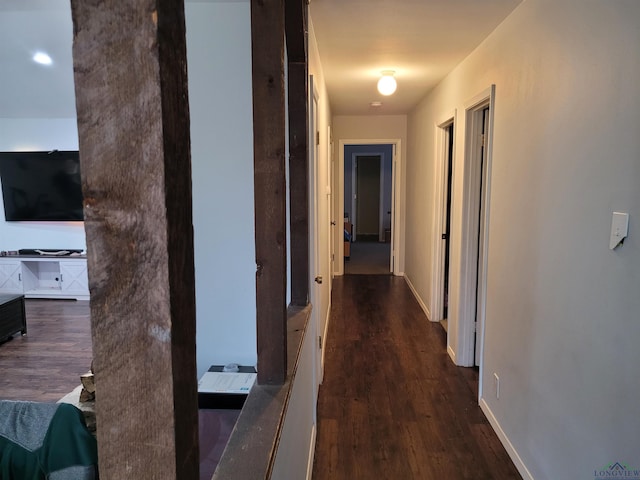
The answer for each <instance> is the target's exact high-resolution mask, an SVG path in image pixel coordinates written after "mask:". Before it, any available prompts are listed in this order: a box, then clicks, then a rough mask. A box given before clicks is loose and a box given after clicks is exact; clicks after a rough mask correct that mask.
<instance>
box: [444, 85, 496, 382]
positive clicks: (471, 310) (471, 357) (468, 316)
mask: <svg viewBox="0 0 640 480" xmlns="http://www.w3.org/2000/svg"><path fill="white" fill-rule="evenodd" d="M494 96H495V85H492V86H490V87H489V88H487V89H486V90H484V91H483V92H481V93H480V94H478V95H476V96H475V97H473V98H472V99H471V100H470V101H469V102H467V103H466V105H465V154H464V173H463V178H462V183H463V194H462V195H463V196H462V198H461V199H460V200H461V201H462V217H461V218H460V219H459V221H460V222H461V227H462V228H461V229H460V239H459V242H460V243H459V252H460V255H461V258H460V270H459V272H458V273H459V282H458V285H457V286H455V287H457V288H458V292H457V293H458V294H457V296H454V295H450V298H451V297H453V298H456V297H457V298H458V319H457V327H458V328H457V332H458V338H457V339H456V344H457V348H456V350H457V353H458V355H457V359H458V362H457V363H456V364H457V365H460V366H473V365H475V354H474V352H475V346H476V325H475V321H476V306H477V304H476V287H477V285H481V284H483V282H486V268H484V274H483V276H482V278H479V279H477V278H476V273H477V263H478V257H477V255H476V254H475V253H473V252H474V250H476V247H477V244H476V242H477V234H478V232H477V231H476V229H475V224H476V221H477V217H476V215H477V212H478V209H479V207H480V199H479V195H478V192H479V190H478V188H479V185H478V179H479V176H478V173H481V172H478V171H477V167H478V162H477V161H476V160H477V149H476V148H473V145H474V141H476V140H477V139H476V138H474V137H475V134H477V133H478V132H477V122H475V123H474V118H475V116H477V112H478V111H479V110H481V109H483V108H484V107H485V106H488V107H489V109H490V112H489V113H490V115H489V122H490V126H491V124H492V118H493V110H494ZM491 135H492V130H491V127H490V130H489V135H488V139H489V143H488V145H487V148H486V149H485V154H486V155H485V156H486V163H485V170H486V178H487V183H486V184H485V187H486V188H485V189H484V195H485V198H488V197H487V195H488V191H489V190H490V182H489V179H490V178H491V149H490V148H489V147H490V144H491V141H490V138H491ZM458 181H460V180H458ZM484 206H485V212H486V216H485V224H484V247H485V248H484V250H483V252H479V253H480V259H482V260H483V262H484V264H483V265H484V266H485V267H486V254H487V252H486V247H487V245H488V237H487V235H488V218H489V213H488V212H489V204H488V203H485V204H484ZM476 251H477V250H476ZM476 280H478V283H477V284H476ZM450 291H451V288H450ZM478 295H480V296H481V301H480V303H481V305H484V298H482V296H484V295H486V292H483V291H480V292H479V293H478ZM478 313H479V320H478V340H477V341H478V347H479V348H480V358H481V359H482V344H483V341H484V335H483V330H484V328H483V327H484V312H483V311H482V309H481V311H480V312H478ZM479 392H480V393H481V392H482V360H481V361H480V384H479Z"/></svg>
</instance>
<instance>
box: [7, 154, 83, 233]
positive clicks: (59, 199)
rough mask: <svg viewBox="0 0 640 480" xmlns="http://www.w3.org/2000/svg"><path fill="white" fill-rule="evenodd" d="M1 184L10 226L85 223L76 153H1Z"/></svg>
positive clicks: (78, 160)
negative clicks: (31, 222)
mask: <svg viewBox="0 0 640 480" xmlns="http://www.w3.org/2000/svg"><path fill="white" fill-rule="evenodd" d="M0 181H1V182H2V199H3V201H4V214H5V218H6V220H7V221H8V222H27V221H44V222H51V221H64V222H69V221H82V220H83V219H84V215H83V210H82V187H81V183H80V158H79V155H78V152H77V151H58V150H54V151H52V152H2V153H0Z"/></svg>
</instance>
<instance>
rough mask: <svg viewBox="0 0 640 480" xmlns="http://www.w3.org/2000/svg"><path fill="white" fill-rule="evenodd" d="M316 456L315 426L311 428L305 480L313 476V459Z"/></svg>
mask: <svg viewBox="0 0 640 480" xmlns="http://www.w3.org/2000/svg"><path fill="white" fill-rule="evenodd" d="M315 455H316V424H315V423H314V424H313V426H312V427H311V443H310V444H309V463H307V480H311V476H312V475H313V459H314V458H315Z"/></svg>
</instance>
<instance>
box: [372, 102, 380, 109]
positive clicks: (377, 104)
mask: <svg viewBox="0 0 640 480" xmlns="http://www.w3.org/2000/svg"><path fill="white" fill-rule="evenodd" d="M369 105H370V106H372V107H374V108H378V107H381V106H382V102H371V103H370V104H369Z"/></svg>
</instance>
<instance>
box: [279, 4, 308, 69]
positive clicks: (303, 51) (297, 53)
mask: <svg viewBox="0 0 640 480" xmlns="http://www.w3.org/2000/svg"><path fill="white" fill-rule="evenodd" d="M284 3H285V16H284V18H285V30H286V38H287V59H288V61H289V62H294V63H306V62H307V56H308V43H307V41H308V26H307V24H308V6H307V4H308V0H285V2H284Z"/></svg>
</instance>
